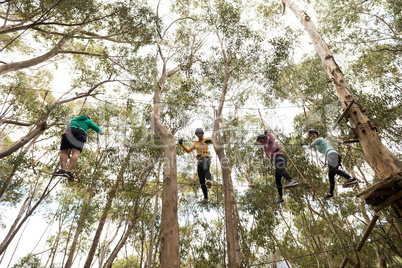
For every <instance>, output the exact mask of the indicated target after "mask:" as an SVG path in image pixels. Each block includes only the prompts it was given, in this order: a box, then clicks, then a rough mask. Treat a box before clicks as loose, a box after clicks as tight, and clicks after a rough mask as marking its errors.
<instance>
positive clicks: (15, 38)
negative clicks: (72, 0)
mask: <svg viewBox="0 0 402 268" xmlns="http://www.w3.org/2000/svg"><path fill="white" fill-rule="evenodd" d="M62 1H63V0H59V1H58V2H57V3H56V4H54V5H53V6H52V7H51V8H50V9H48V10H47V11H46V12H45V13H44V14H43V15H42V16H40V17H39V18H38V19H37V20H36V21H34V22H33V23H32V24H31V25H28V27H27V28H25V29H24V30H23V31H22V32H21V33H20V34H19V35H17V36H16V37H14V39H13V40H11V41H10V42H9V43H8V44H7V45H6V46H5V47H3V48H2V49H0V53H1V52H2V51H3V50H4V49H6V48H7V47H8V46H9V45H11V44H12V43H13V42H14V41H15V40H17V39H18V38H19V37H20V36H21V35H23V34H24V33H25V32H26V31H27V30H28V29H29V28H31V27H32V26H33V25H35V24H36V23H37V22H38V21H40V20H41V19H42V18H43V17H44V16H45V15H47V13H49V12H50V11H52V9H54V8H55V7H56V6H58V5H59V4H60V3H61V2H62Z"/></svg>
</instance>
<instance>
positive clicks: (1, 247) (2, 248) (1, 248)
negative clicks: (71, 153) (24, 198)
mask: <svg viewBox="0 0 402 268" xmlns="http://www.w3.org/2000/svg"><path fill="white" fill-rule="evenodd" d="M59 181H60V180H59ZM59 181H58V182H57V183H55V185H54V186H53V187H52V188H51V189H49V187H50V184H51V183H52V180H50V181H49V183H48V185H47V186H46V188H45V190H44V191H43V194H42V196H41V197H40V198H39V200H38V201H37V202H36V204H35V205H34V206H33V207H32V208H31V209H30V210H29V211H28V212H27V213H26V214H25V216H24V218H23V219H22V220H21V222H20V223H19V224H18V226H17V227H16V228H15V230H14V231H13V232H11V233H10V234H9V235H7V237H8V239H7V240H4V241H3V242H2V243H1V245H0V255H1V254H3V253H4V251H5V250H6V249H7V247H8V245H9V244H10V243H11V241H12V240H13V238H14V237H15V235H16V234H17V233H18V231H19V230H20V228H21V227H22V225H23V224H24V223H25V221H26V220H27V219H28V218H29V217H30V216H31V215H32V213H33V212H34V211H35V209H36V208H37V207H38V206H39V204H40V203H41V202H42V201H43V199H45V198H46V197H47V196H48V195H49V194H50V192H51V191H52V190H53V189H54V187H56V185H57V184H58V183H59Z"/></svg>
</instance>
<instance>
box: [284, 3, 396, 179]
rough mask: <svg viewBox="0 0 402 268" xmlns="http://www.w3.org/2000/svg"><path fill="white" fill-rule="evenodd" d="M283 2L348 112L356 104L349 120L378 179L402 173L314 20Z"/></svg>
mask: <svg viewBox="0 0 402 268" xmlns="http://www.w3.org/2000/svg"><path fill="white" fill-rule="evenodd" d="M282 2H283V3H285V4H286V5H287V6H288V7H289V8H290V9H291V10H292V12H293V13H294V14H295V15H296V17H297V18H298V19H299V20H300V22H301V24H302V25H303V26H304V28H305V29H306V31H307V32H308V34H309V35H310V38H311V40H312V42H313V43H314V45H315V47H316V50H317V53H318V55H319V57H320V58H321V62H322V65H323V68H324V70H325V72H326V73H327V74H328V76H329V78H330V79H331V81H332V84H333V85H334V88H335V90H336V92H337V95H338V98H339V101H340V102H341V104H342V107H343V109H344V110H346V108H347V106H348V105H349V104H350V103H351V102H352V101H353V102H354V104H353V105H352V107H351V108H350V110H349V112H348V113H347V119H348V121H349V123H350V124H351V126H352V130H353V133H354V134H355V135H357V137H358V138H359V141H360V144H361V146H362V149H363V154H364V159H365V160H366V161H367V163H368V164H369V165H370V167H371V168H372V169H373V170H374V172H375V174H376V176H377V177H378V178H386V177H388V176H390V175H392V174H395V173H399V172H400V171H401V170H400V169H398V167H397V166H396V165H395V163H394V162H393V159H392V158H391V156H390V154H389V153H388V150H387V148H386V147H385V146H384V145H383V144H382V143H381V140H380V138H379V136H378V133H377V129H376V128H375V126H374V125H373V124H372V122H371V121H370V120H369V119H368V118H367V116H366V115H365V114H364V109H363V108H362V107H361V105H359V104H358V103H357V101H356V99H355V97H354V96H353V94H352V92H351V91H350V89H349V86H348V84H347V83H346V79H345V77H344V76H343V74H342V72H341V70H340V68H339V66H338V64H337V63H336V62H335V59H334V57H333V56H332V54H331V52H330V50H329V48H328V46H327V44H326V42H325V41H324V39H323V38H322V37H321V35H320V34H319V33H318V31H317V28H316V27H315V25H314V23H313V22H312V21H311V19H310V17H309V16H308V15H307V13H306V12H305V11H303V10H301V9H300V8H299V7H298V6H297V5H296V4H295V3H294V1H292V0H282Z"/></svg>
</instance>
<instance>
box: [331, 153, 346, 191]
mask: <svg viewBox="0 0 402 268" xmlns="http://www.w3.org/2000/svg"><path fill="white" fill-rule="evenodd" d="M327 161H328V168H329V171H328V178H329V185H330V186H329V193H330V194H332V195H333V194H334V189H335V175H336V174H338V175H339V176H342V177H344V178H345V179H350V178H351V177H350V176H349V175H348V174H346V173H345V172H343V171H342V170H340V169H338V167H339V166H340V165H341V163H342V158H341V156H340V155H339V154H338V153H330V154H328V156H327Z"/></svg>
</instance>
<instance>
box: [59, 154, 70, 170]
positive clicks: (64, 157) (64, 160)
mask: <svg viewBox="0 0 402 268" xmlns="http://www.w3.org/2000/svg"><path fill="white" fill-rule="evenodd" d="M68 150H69V149H64V150H60V168H61V170H66V167H67V158H68V157H67V155H68Z"/></svg>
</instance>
